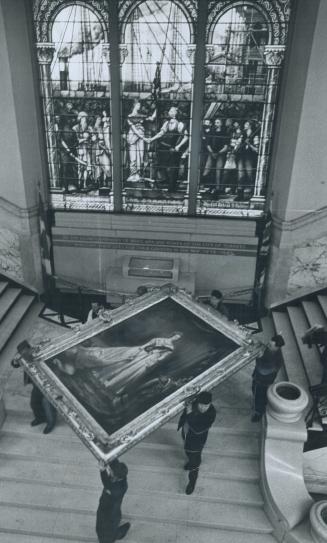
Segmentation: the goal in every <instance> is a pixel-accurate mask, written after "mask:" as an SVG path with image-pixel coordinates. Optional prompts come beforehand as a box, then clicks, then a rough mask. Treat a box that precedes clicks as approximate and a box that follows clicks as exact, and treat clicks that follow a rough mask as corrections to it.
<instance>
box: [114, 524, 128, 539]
mask: <svg viewBox="0 0 327 543" xmlns="http://www.w3.org/2000/svg"><path fill="white" fill-rule="evenodd" d="M130 527H131V524H130V522H125V524H121V526H119V528H118V535H117V537H116V539H123V538H124V537H125V535H126V534H127V532H128V530H129V529H130Z"/></svg>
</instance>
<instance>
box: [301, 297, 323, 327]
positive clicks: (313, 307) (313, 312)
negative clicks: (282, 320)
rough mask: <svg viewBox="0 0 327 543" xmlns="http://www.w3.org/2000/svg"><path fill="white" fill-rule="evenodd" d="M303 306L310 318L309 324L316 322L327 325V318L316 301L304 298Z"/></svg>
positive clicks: (312, 324)
mask: <svg viewBox="0 0 327 543" xmlns="http://www.w3.org/2000/svg"><path fill="white" fill-rule="evenodd" d="M302 307H303V311H304V313H305V315H306V317H307V319H308V323H309V326H314V325H315V324H321V325H322V326H327V318H326V316H325V315H324V313H323V311H322V309H321V307H320V305H319V304H318V303H317V302H316V301H313V300H303V302H302Z"/></svg>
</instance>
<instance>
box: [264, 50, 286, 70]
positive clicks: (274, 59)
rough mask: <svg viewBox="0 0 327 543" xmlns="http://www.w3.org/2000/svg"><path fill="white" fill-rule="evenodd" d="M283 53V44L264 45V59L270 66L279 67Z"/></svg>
mask: <svg viewBox="0 0 327 543" xmlns="http://www.w3.org/2000/svg"><path fill="white" fill-rule="evenodd" d="M284 55H285V46H284V45H266V47H265V52H264V56H265V61H266V64H267V65H268V66H269V67H270V68H279V67H280V65H281V63H282V62H283V59H284Z"/></svg>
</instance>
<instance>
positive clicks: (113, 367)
mask: <svg viewBox="0 0 327 543" xmlns="http://www.w3.org/2000/svg"><path fill="white" fill-rule="evenodd" d="M181 337H182V334H181V333H180V332H175V333H174V334H173V335H171V336H170V337H165V338H153V339H151V340H150V341H148V342H147V343H145V344H144V345H140V346H137V347H111V346H109V347H84V346H83V345H78V346H76V347H72V348H71V349H69V350H68V351H66V352H65V353H63V355H61V357H62V358H61V359H60V360H59V359H58V358H55V359H54V360H53V362H54V363H55V364H56V366H57V367H58V368H59V369H60V370H61V371H63V372H64V373H66V374H68V375H74V374H75V373H76V372H77V371H78V370H90V371H91V372H92V375H93V377H96V379H97V380H98V381H99V382H100V383H101V384H102V385H103V386H104V387H105V388H106V389H107V390H108V391H110V392H111V393H112V394H113V395H115V396H121V395H122V394H124V393H126V392H127V391H128V390H130V389H131V388H132V387H133V386H135V385H136V384H139V383H140V382H141V381H142V380H143V379H144V378H145V377H146V376H147V375H148V374H149V373H150V372H152V370H153V369H154V368H155V367H156V366H158V365H159V364H161V362H163V361H164V360H165V359H167V358H168V357H169V356H170V355H171V354H172V353H173V351H174V349H175V345H174V343H175V342H176V341H178V340H179V339H181Z"/></svg>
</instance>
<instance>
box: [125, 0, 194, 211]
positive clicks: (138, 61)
mask: <svg viewBox="0 0 327 543" xmlns="http://www.w3.org/2000/svg"><path fill="white" fill-rule="evenodd" d="M191 36H192V33H191V27H190V22H189V21H188V20H187V18H186V16H185V14H184V12H183V11H182V9H181V8H180V7H179V6H178V5H177V4H176V3H174V2H171V1H169V2H167V1H163V0H147V1H146V2H142V3H141V4H138V5H137V7H136V8H135V9H133V11H132V12H131V13H130V15H129V17H128V19H127V22H126V25H125V26H124V34H123V35H122V45H121V47H122V53H123V54H122V57H123V59H124V60H123V63H122V66H121V78H122V82H121V85H122V91H123V103H122V164H123V180H124V185H123V186H124V196H125V208H127V209H131V208H132V209H135V210H138V211H148V210H153V211H156V210H157V211H160V210H162V209H166V210H167V212H172V213H176V212H181V213H183V212H184V213H186V212H187V200H186V201H185V196H186V193H187V188H188V149H189V137H190V121H191V119H190V116H191V93H192V79H193V65H192V48H193V46H192V37H191Z"/></svg>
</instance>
